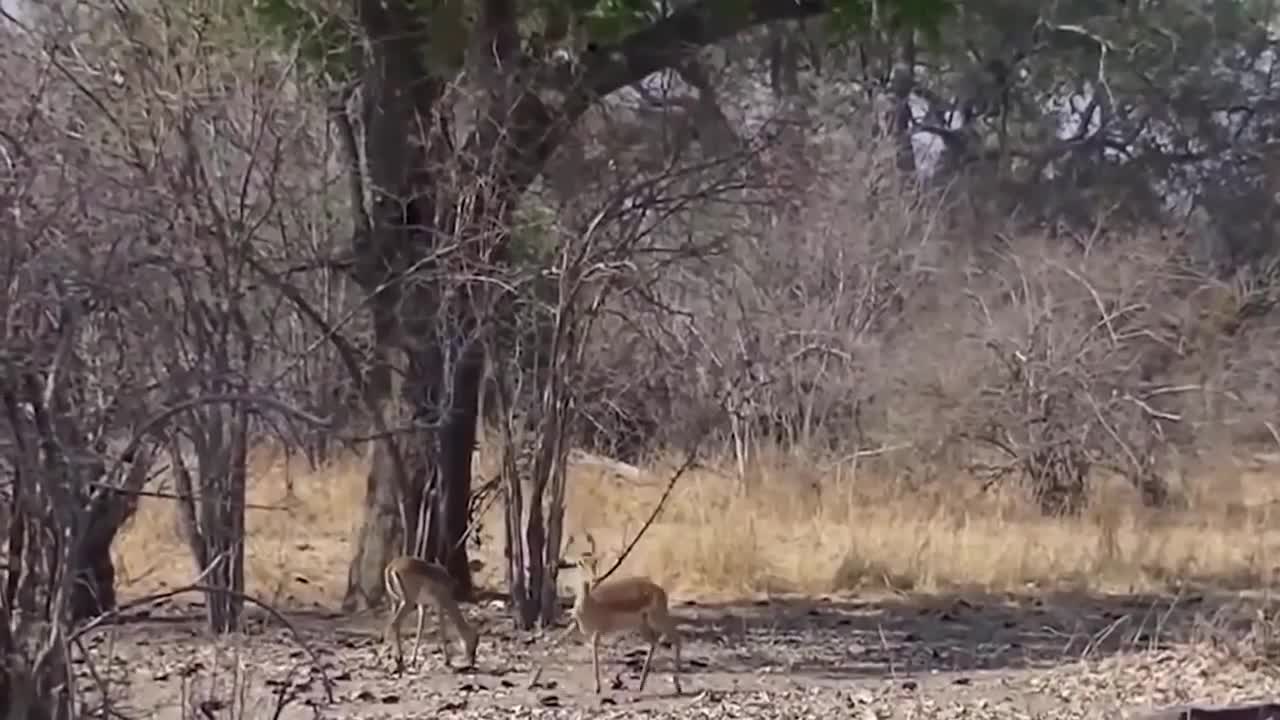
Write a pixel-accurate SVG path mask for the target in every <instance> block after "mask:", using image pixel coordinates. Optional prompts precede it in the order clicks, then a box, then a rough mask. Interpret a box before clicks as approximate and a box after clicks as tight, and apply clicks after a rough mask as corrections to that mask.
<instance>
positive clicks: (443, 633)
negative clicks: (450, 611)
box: [436, 607, 453, 667]
mask: <svg viewBox="0 0 1280 720" xmlns="http://www.w3.org/2000/svg"><path fill="white" fill-rule="evenodd" d="M436 636H437V637H439V638H440V652H442V653H444V665H445V667H453V660H452V659H451V658H450V656H449V633H448V629H447V628H445V617H444V608H441V607H438V608H436Z"/></svg>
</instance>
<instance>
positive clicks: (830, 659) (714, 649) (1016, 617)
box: [120, 592, 1261, 679]
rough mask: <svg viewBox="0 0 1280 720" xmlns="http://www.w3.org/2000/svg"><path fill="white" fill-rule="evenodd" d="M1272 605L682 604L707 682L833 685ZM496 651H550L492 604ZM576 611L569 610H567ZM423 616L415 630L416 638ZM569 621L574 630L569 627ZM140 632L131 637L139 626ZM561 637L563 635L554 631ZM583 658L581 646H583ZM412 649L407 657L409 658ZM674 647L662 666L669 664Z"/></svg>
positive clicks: (484, 619)
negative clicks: (762, 677)
mask: <svg viewBox="0 0 1280 720" xmlns="http://www.w3.org/2000/svg"><path fill="white" fill-rule="evenodd" d="M1260 604H1261V601H1260V600H1258V599H1256V598H1250V597H1249V596H1247V595H1242V594H1211V593H1208V592H1194V593H1192V592H1188V593H1184V594H1181V595H1089V594H1080V593H1057V594H1048V595H1038V596H1012V595H981V594H965V595H962V596H936V595H931V596H920V597H904V598H890V599H880V600H874V601H873V600H854V599H836V598H798V597H797V598H782V599H771V600H767V601H755V602H740V603H715V604H702V603H693V602H688V603H681V604H677V605H676V606H675V607H674V608H673V614H675V615H677V616H678V617H679V618H680V622H681V629H682V632H683V635H684V653H683V655H684V657H685V658H686V659H687V660H689V661H691V668H692V669H693V670H694V671H695V672H697V671H698V669H700V668H704V669H706V670H707V671H708V672H714V673H717V674H733V673H761V672H765V673H768V672H776V673H786V674H799V675H806V676H809V677H815V678H816V677H821V678H828V679H849V678H858V677H886V676H894V675H903V674H914V673H919V672H933V671H938V672H972V671H996V670H1004V669H1010V670H1017V669H1036V668H1045V667H1050V666H1054V665H1061V664H1064V663H1069V662H1074V661H1076V660H1080V659H1082V658H1089V657H1098V656H1103V655H1109V654H1114V653H1116V652H1118V651H1140V650H1159V649H1162V648H1166V647H1171V646H1174V645H1179V644H1186V643H1188V642H1191V641H1194V640H1197V639H1200V640H1203V639H1206V638H1208V637H1210V636H1229V635H1235V636H1241V635H1243V634H1245V633H1248V632H1249V630H1250V628H1251V623H1252V618H1253V617H1254V616H1255V611H1256V609H1257V608H1258V607H1259V606H1260ZM466 611H467V613H468V615H469V616H470V617H472V618H475V619H476V620H477V621H478V623H479V625H480V627H481V628H482V632H483V633H484V636H485V641H484V642H485V644H487V645H490V648H489V649H487V650H485V651H482V652H487V653H490V654H493V655H497V656H500V657H503V658H507V659H510V660H512V661H518V659H520V658H522V657H526V656H531V655H538V654H540V653H541V650H540V649H539V648H540V646H541V644H542V643H541V638H540V636H538V635H535V634H533V633H528V632H521V631H515V630H513V629H512V626H511V623H510V621H509V619H508V618H507V617H506V615H505V613H504V612H503V611H502V609H501V607H500V606H499V605H498V603H496V602H495V601H494V599H492V598H489V599H487V600H486V601H484V602H482V603H480V604H477V605H471V606H469V607H468V608H467V609H466ZM282 612H283V613H284V615H285V616H286V617H288V618H289V619H290V622H291V623H292V624H293V625H294V626H295V627H296V628H297V630H298V631H299V633H300V634H301V636H302V637H303V638H307V639H310V640H315V641H316V642H318V643H322V644H326V645H331V644H337V645H338V646H341V647H346V648H349V649H353V650H355V649H361V650H366V651H369V652H377V651H378V648H379V642H378V638H379V633H380V632H381V630H382V623H383V622H384V621H385V616H384V612H383V611H377V612H372V613H370V612H364V613H359V614H356V615H351V616H349V615H344V614H342V613H338V612H330V611H324V610H319V609H309V610H294V611H290V610H288V609H284V610H282ZM566 615H567V608H566ZM428 617H429V619H428V623H427V628H426V630H425V632H424V637H423V648H424V651H425V652H429V653H436V654H437V655H438V650H437V645H436V637H435V614H434V613H432V614H431V615H429V616H428ZM414 621H415V618H414V616H410V618H409V619H408V620H406V621H405V623H404V625H403V626H402V630H401V632H402V635H403V636H404V637H405V640H406V641H407V642H412V634H413V625H414ZM153 623H159V624H162V625H164V626H168V627H169V628H170V629H171V630H172V631H173V632H174V633H175V634H176V635H177V636H182V637H189V638H192V639H195V638H197V637H199V636H202V635H203V631H202V629H201V627H200V625H201V620H200V614H199V607H198V605H191V604H184V605H182V606H174V607H171V608H167V609H163V610H159V611H157V612H154V613H150V614H148V615H147V616H146V617H145V618H140V619H139V618H135V619H132V620H129V619H126V620H125V621H123V622H122V623H120V625H123V626H124V627H123V628H121V629H125V628H128V627H130V626H138V627H141V626H146V625H150V624H153ZM562 623H563V620H562ZM273 625H277V623H276V622H275V621H274V620H273V619H271V618H270V617H269V616H268V615H267V614H266V613H263V612H261V611H258V610H256V609H247V610H246V624H245V628H246V634H247V635H254V634H258V633H262V632H272V630H271V626H273ZM125 632H126V634H127V633H128V631H127V630H125ZM552 633H554V631H549V632H548V633H547V634H548V635H550V634H552ZM575 648H576V649H575ZM639 648H643V643H642V641H640V640H639V638H638V637H636V636H635V635H628V636H623V637H620V638H617V639H612V640H609V641H607V644H606V649H605V650H604V652H605V653H607V654H608V656H609V657H610V658H612V659H613V660H619V659H621V658H622V656H623V655H626V656H627V658H628V661H629V664H633V665H636V666H637V667H638V664H639V657H640V656H641V655H642V653H638V652H636V650H637V649H639ZM406 649H407V648H406ZM561 653H568V654H570V655H573V656H574V658H575V662H581V659H582V658H583V657H585V658H586V663H587V666H588V668H587V669H588V670H589V669H590V667H589V666H590V659H589V658H590V653H589V651H588V650H587V649H586V647H585V643H584V642H583V641H581V640H578V641H576V642H574V641H570V642H569V643H567V644H566V648H565V649H563V650H561ZM668 658H669V648H667V647H664V648H663V649H662V650H661V651H660V652H659V654H658V658H657V661H659V662H661V663H662V664H663V665H664V666H665V665H666V662H668Z"/></svg>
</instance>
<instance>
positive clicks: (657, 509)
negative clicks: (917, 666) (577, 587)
mask: <svg viewBox="0 0 1280 720" xmlns="http://www.w3.org/2000/svg"><path fill="white" fill-rule="evenodd" d="M696 457H697V452H696V448H691V449H690V450H689V454H688V455H687V456H686V457H685V460H684V462H683V463H681V465H680V467H678V468H676V471H675V473H673V474H672V475H671V479H670V480H669V481H667V487H666V488H665V489H664V490H663V491H662V497H659V498H658V504H657V505H655V506H654V508H653V512H651V513H649V517H648V518H647V519H646V520H645V521H644V524H642V525H641V526H640V529H639V530H637V531H636V534H635V537H633V538H631V542H629V543H627V546H626V547H625V548H623V549H622V552H621V553H620V554H619V555H618V557H617V558H615V559H614V561H613V565H612V566H611V567H610V568H609V569H608V570H607V571H605V572H604V573H603V574H600V575H597V576H596V577H595V581H596V582H597V583H599V582H603V581H604V580H605V579H607V578H608V577H609V576H610V575H612V574H613V573H614V571H616V570H617V569H618V568H619V567H621V566H622V563H623V562H624V561H625V560H626V559H627V556H628V555H630V554H631V551H632V550H634V549H635V547H636V544H637V543H639V542H640V538H642V537H644V534H645V533H646V532H648V530H649V528H650V527H651V526H652V525H653V523H654V521H655V520H657V519H658V515H659V514H660V513H661V512H662V510H663V508H664V507H666V504H667V498H669V497H671V491H672V490H674V489H675V487H676V482H678V481H679V480H680V478H681V477H683V476H684V474H685V473H686V472H688V471H689V470H691V469H693V467H694V465H696V464H697V460H696V459H695V458H696Z"/></svg>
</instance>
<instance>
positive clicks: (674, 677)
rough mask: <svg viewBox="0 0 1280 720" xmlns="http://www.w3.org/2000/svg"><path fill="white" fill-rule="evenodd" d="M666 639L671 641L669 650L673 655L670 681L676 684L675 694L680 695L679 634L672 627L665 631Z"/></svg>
mask: <svg viewBox="0 0 1280 720" xmlns="http://www.w3.org/2000/svg"><path fill="white" fill-rule="evenodd" d="M667 639H668V640H670V641H671V652H672V654H673V655H675V666H674V668H673V669H672V671H671V683H672V684H673V685H675V686H676V694H677V695H680V694H681V693H682V692H683V691H682V690H681V689H680V634H679V633H677V632H675V630H674V629H672V630H671V631H670V632H668V633H667Z"/></svg>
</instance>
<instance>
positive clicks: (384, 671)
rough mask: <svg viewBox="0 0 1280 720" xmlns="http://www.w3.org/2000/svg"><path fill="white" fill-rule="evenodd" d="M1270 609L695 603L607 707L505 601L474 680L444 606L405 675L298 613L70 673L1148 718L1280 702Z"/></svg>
mask: <svg viewBox="0 0 1280 720" xmlns="http://www.w3.org/2000/svg"><path fill="white" fill-rule="evenodd" d="M1260 608H1261V603H1259V602H1253V601H1244V600H1239V599H1232V600H1215V599H1209V598H1208V597H1205V596H1183V597H1180V598H1134V597H1124V598H1097V597H1087V598H1086V597H1056V598H1044V599H1035V600H1031V599H1023V600H1012V599H1007V598H992V597H984V598H968V599H945V600H940V599H934V600H931V601H927V602H910V603H908V602H897V601H890V602H845V601H832V600H774V601H770V602H762V603H755V604H738V605H717V606H707V605H693V604H686V605H683V606H680V607H678V608H677V609H676V612H677V614H678V615H679V616H680V617H681V619H682V629H683V632H684V634H685V642H684V652H683V658H684V665H683V669H684V671H685V674H684V677H683V684H684V694H683V695H680V696H676V695H674V693H673V692H672V683H671V649H670V648H669V647H662V648H660V649H659V651H658V654H657V656H656V657H655V660H654V668H653V670H652V671H651V673H650V677H649V681H648V685H647V686H646V688H645V690H644V691H643V692H638V691H637V689H636V686H637V684H638V677H639V670H640V664H641V662H642V660H643V656H644V645H643V643H642V642H641V641H640V640H639V639H638V638H637V637H635V636H620V637H615V638H613V639H611V640H608V641H606V643H605V645H604V647H603V648H602V656H601V661H602V680H603V683H604V685H605V691H604V692H603V693H602V694H601V695H600V696H596V695H595V693H594V692H593V689H592V675H591V654H590V649H589V647H588V646H587V644H586V643H585V642H583V641H582V640H580V639H575V640H570V641H568V642H566V643H564V644H563V645H562V646H561V647H560V648H559V649H558V650H556V651H555V652H554V653H552V654H550V655H549V656H548V655H546V654H545V652H544V649H543V648H544V647H545V645H546V640H545V639H544V638H543V637H538V636H533V635H530V634H528V633H517V632H513V631H512V630H511V629H510V622H509V621H508V620H507V619H506V618H505V616H504V615H503V613H502V610H501V608H500V607H498V606H496V604H490V605H487V606H484V607H480V606H471V607H469V608H467V609H466V610H467V612H468V614H469V615H470V616H471V617H472V618H478V620H479V623H480V625H481V627H482V632H483V633H484V636H483V639H482V640H481V645H480V654H479V658H478V663H477V667H476V668H474V669H470V670H464V671H454V670H450V669H447V668H445V667H444V665H443V658H442V656H441V654H440V652H439V648H438V645H437V641H436V637H435V625H434V614H433V615H431V616H429V618H428V622H427V628H426V631H425V632H424V637H423V652H422V657H421V658H420V659H419V663H418V665H417V666H416V667H412V668H410V669H409V670H408V671H407V672H406V673H405V674H404V675H403V676H397V675H395V674H394V673H393V672H392V668H393V663H392V660H391V654H390V652H389V650H388V648H386V647H384V646H382V645H381V644H380V643H379V641H378V633H379V632H380V630H381V622H382V621H383V617H382V616H381V615H378V616H370V615H363V616H338V615H333V614H322V613H295V614H291V615H290V616H289V617H290V622H291V623H292V624H293V627H294V629H296V631H297V633H298V637H294V636H293V634H292V632H291V631H290V630H289V629H285V628H281V627H280V626H278V625H273V624H271V623H270V621H269V620H267V619H265V618H262V617H258V616H254V619H252V620H251V621H250V623H249V625H248V627H247V629H246V630H245V632H244V633H242V634H239V635H237V636H234V637H230V638H221V639H218V640H216V641H215V640H213V639H211V638H210V637H209V636H208V635H206V634H205V632H204V631H203V630H202V629H201V625H200V622H199V620H198V616H197V615H193V608H191V607H189V606H186V607H181V608H177V607H175V608H169V609H166V610H165V611H163V612H159V611H158V612H156V613H155V614H153V615H151V616H149V617H147V618H141V619H133V620H131V621H129V622H127V623H122V624H119V625H116V626H113V627H110V628H107V629H105V630H103V631H101V632H99V633H98V634H97V635H96V636H95V637H94V638H93V642H92V645H91V651H90V657H91V658H92V661H93V662H92V663H89V662H81V663H80V665H79V666H78V667H79V668H80V673H79V675H80V682H83V683H92V682H93V680H92V675H93V673H96V674H97V675H98V676H99V678H100V679H101V680H102V681H103V682H105V683H106V684H107V686H108V688H109V695H110V698H111V701H112V703H113V710H114V711H116V712H120V713H123V714H125V715H127V716H133V717H155V718H179V717H198V718H238V717H245V718H271V717H281V718H313V717H323V718H417V717H439V718H482V717H484V718H487V717H494V718H497V717H502V718H523V717H541V718H580V717H592V718H648V717H652V718H657V717H682V718H683V717H688V718H826V717H840V718H856V719H858V720H872V719H874V718H1137V717H1141V716H1142V714H1143V713H1146V712H1150V710H1151V709H1152V708H1153V707H1160V706H1167V705H1174V704H1181V703H1191V702H1196V703H1199V702H1209V703H1229V702H1244V701H1262V700H1267V699H1272V700H1274V699H1275V698H1278V697H1280V677H1278V676H1277V673H1276V672H1275V671H1274V670H1272V669H1271V665H1272V663H1270V662H1267V661H1266V658H1267V656H1268V654H1269V651H1270V649H1271V648H1270V638H1269V630H1267V628H1268V627H1269V625H1266V624H1265V623H1262V622H1260V620H1259V617H1261V616H1260V613H1262V610H1261V609H1260ZM194 610H198V609H194ZM1262 614H1263V615H1265V613H1262ZM413 624H414V622H413V618H412V617H411V619H410V620H409V621H407V622H406V623H405V626H404V628H403V629H402V632H403V633H404V637H405V651H406V653H408V651H409V649H410V648H411V647H412V634H413ZM548 635H550V633H549V634H548ZM304 646H305V647H304ZM313 653H314V654H313ZM544 657H545V658H546V663H547V665H546V670H545V671H544V673H543V676H542V681H541V683H540V685H539V687H536V688H534V689H527V688H526V687H525V685H526V683H527V681H528V678H529V676H530V672H531V671H532V669H533V668H534V667H535V665H536V663H537V662H539V661H541V660H542V659H543V658H544ZM460 659H461V651H460V649H459V650H457V651H456V652H455V654H454V662H460V661H461V660H460ZM317 662H318V665H317ZM326 679H327V682H328V684H329V685H330V689H331V691H332V697H333V699H332V702H331V701H330V700H329V699H328V693H327V692H326V688H325V686H326Z"/></svg>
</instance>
